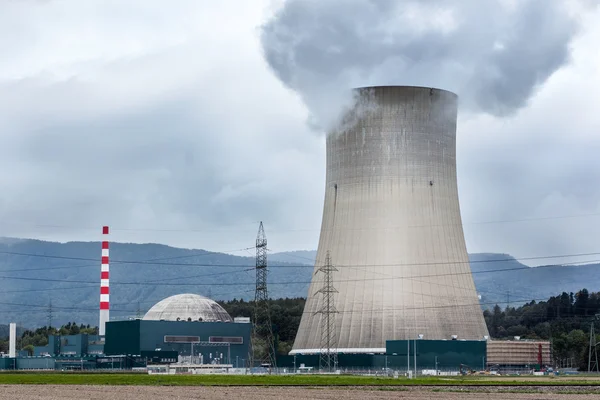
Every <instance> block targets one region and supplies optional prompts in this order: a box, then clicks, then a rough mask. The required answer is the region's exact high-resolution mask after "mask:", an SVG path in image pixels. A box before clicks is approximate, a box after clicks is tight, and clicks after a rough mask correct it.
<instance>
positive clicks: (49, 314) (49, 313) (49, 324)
mask: <svg viewBox="0 0 600 400" xmlns="http://www.w3.org/2000/svg"><path fill="white" fill-rule="evenodd" d="M51 327H52V299H48V334H50V328H51Z"/></svg>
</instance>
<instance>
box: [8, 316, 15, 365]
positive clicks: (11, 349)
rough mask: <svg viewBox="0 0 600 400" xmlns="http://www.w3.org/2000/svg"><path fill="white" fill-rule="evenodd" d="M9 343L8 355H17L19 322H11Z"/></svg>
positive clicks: (13, 356) (12, 356)
mask: <svg viewBox="0 0 600 400" xmlns="http://www.w3.org/2000/svg"><path fill="white" fill-rule="evenodd" d="M8 340H9V345H8V356H9V357H11V358H15V357H16V356H17V324H15V323H14V322H11V323H10V325H9V339H8Z"/></svg>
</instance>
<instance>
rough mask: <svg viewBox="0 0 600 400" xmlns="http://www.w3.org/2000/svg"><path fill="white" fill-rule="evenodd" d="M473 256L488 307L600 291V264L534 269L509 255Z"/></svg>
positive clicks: (472, 262)
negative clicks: (563, 294) (572, 293)
mask: <svg viewBox="0 0 600 400" xmlns="http://www.w3.org/2000/svg"><path fill="white" fill-rule="evenodd" d="M469 257H470V261H471V271H472V272H473V278H474V280H475V286H476V287H477V291H478V292H479V294H480V295H481V303H482V306H483V307H484V308H491V307H493V305H494V304H496V303H498V304H500V305H501V306H503V307H505V306H506V303H507V301H508V302H510V304H511V306H517V305H521V304H523V303H525V302H527V301H529V300H531V299H536V300H544V299H547V298H548V297H550V296H556V294H557V293H561V292H567V293H569V292H574V293H575V292H577V291H579V290H581V289H583V288H586V289H588V290H589V291H590V292H592V291H593V292H597V291H600V264H587V265H551V266H539V267H531V268H530V267H527V266H526V265H524V264H522V263H520V262H518V261H517V260H515V259H514V258H512V257H511V256H509V255H507V254H471V255H470V256H469ZM507 259H508V260H507ZM496 260H502V261H496ZM505 260H506V261H505Z"/></svg>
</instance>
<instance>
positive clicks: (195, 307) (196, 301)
mask: <svg viewBox="0 0 600 400" xmlns="http://www.w3.org/2000/svg"><path fill="white" fill-rule="evenodd" d="M143 319H144V320H153V321H161V320H164V321H205V322H215V321H222V322H231V321H233V320H232V318H231V316H230V315H229V314H228V313H227V311H225V309H224V308H223V307H221V306H220V305H219V304H218V303H217V302H216V301H214V300H212V299H209V298H208V297H204V296H200V295H198V294H191V293H185V294H178V295H175V296H171V297H167V298H166V299H163V300H161V301H159V302H158V303H156V304H155V305H154V306H153V307H152V308H151V309H150V310H148V312H147V313H146V315H144V318H143Z"/></svg>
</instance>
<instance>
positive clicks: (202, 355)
mask: <svg viewBox="0 0 600 400" xmlns="http://www.w3.org/2000/svg"><path fill="white" fill-rule="evenodd" d="M11 326H12V325H11ZM251 333H252V325H251V324H250V319H249V318H236V319H235V320H234V319H232V318H231V316H230V315H229V314H228V313H227V312H226V311H225V310H224V309H223V308H222V307H221V306H220V305H219V304H218V303H216V302H215V301H214V300H211V299H209V298H206V297H203V296H200V295H196V294H180V295H175V296H171V297H168V298H166V299H164V300H162V301H160V302H158V303H157V304H155V305H154V306H153V307H152V308H151V309H150V310H149V311H148V312H147V313H146V314H145V315H144V317H143V318H142V319H133V320H124V321H106V323H105V336H103V337H102V336H99V335H86V334H79V335H65V336H53V335H51V336H49V338H48V344H47V345H46V346H38V347H35V348H34V354H33V356H31V357H23V356H21V357H17V356H16V354H12V353H11V354H10V357H5V358H1V359H0V369H22V370H35V369H44V370H46V369H57V370H89V369H100V368H105V369H131V368H136V367H146V366H147V365H150V364H171V363H187V364H192V365H193V364H200V363H202V364H217V365H220V366H227V367H230V368H233V367H240V368H242V367H245V363H246V362H247V360H248V354H249V352H250V351H251V340H250V335H251ZM15 342H16V336H15V335H12V334H11V346H13V347H14V343H15ZM13 347H11V349H12V348H13Z"/></svg>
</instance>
